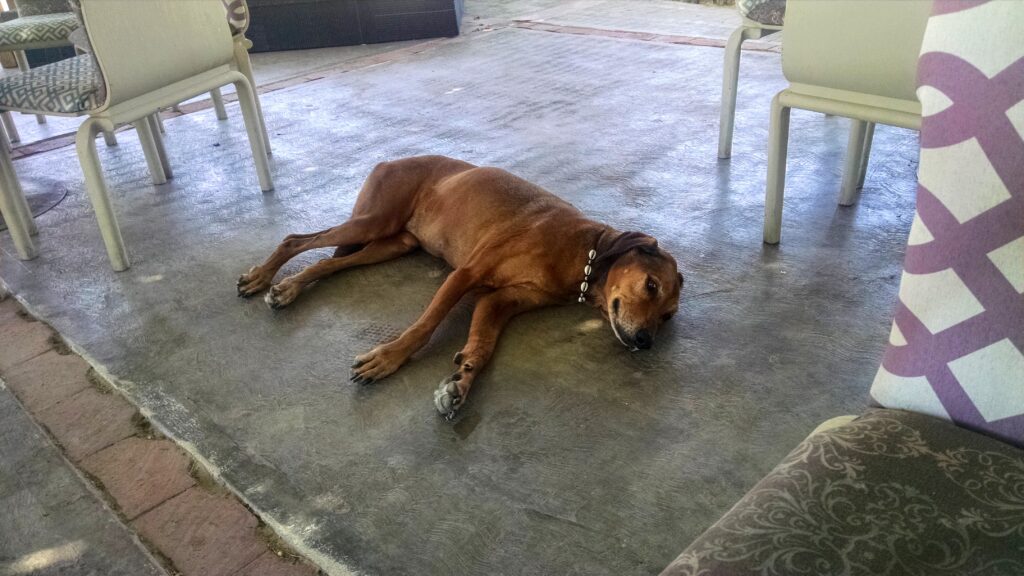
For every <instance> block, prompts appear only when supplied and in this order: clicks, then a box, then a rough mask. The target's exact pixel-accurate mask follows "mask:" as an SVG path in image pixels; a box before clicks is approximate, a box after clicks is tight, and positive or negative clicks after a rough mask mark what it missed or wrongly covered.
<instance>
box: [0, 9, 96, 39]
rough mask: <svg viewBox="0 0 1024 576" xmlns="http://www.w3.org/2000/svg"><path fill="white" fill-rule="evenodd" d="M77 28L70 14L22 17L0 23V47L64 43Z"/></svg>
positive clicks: (74, 19)
mask: <svg viewBox="0 0 1024 576" xmlns="http://www.w3.org/2000/svg"><path fill="white" fill-rule="evenodd" d="M75 28H78V19H77V18H75V15H74V14H73V13H71V12H62V13H59V14H40V15H39V16H22V17H21V18H15V19H14V20H11V21H9V22H3V23H0V47H4V46H24V45H31V44H42V43H53V42H65V41H67V39H68V36H69V35H70V34H71V33H72V32H74V30H75Z"/></svg>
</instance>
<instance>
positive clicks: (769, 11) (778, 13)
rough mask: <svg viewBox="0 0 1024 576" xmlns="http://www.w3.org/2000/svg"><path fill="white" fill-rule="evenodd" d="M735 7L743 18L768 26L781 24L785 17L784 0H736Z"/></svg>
mask: <svg viewBox="0 0 1024 576" xmlns="http://www.w3.org/2000/svg"><path fill="white" fill-rule="evenodd" d="M736 7H737V8H739V10H740V14H742V15H743V17H744V18H748V19H750V20H753V21H754V22H760V23H761V24H768V25H769V26H782V23H783V21H784V20H785V19H786V0H737V1H736Z"/></svg>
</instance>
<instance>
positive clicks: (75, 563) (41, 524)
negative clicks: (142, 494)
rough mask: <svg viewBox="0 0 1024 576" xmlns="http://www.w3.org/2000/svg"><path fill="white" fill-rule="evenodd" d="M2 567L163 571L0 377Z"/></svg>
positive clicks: (108, 573) (37, 575) (38, 575)
mask: <svg viewBox="0 0 1024 576" xmlns="http://www.w3.org/2000/svg"><path fill="white" fill-rule="evenodd" d="M0 510H3V514H2V518H3V520H2V521H0V574H4V575H10V576H22V575H24V576H28V575H32V576H51V575H54V576H55V575H58V574H64V575H74V576H145V575H152V576H157V575H162V574H164V571H163V570H162V569H160V568H158V567H157V566H156V564H154V563H153V562H152V560H151V558H150V557H149V555H148V553H146V552H145V551H144V550H143V549H142V547H141V545H140V544H139V543H138V542H137V541H136V540H135V537H134V535H133V534H132V533H131V532H129V531H128V530H126V529H125V527H124V525H123V524H121V522H120V520H118V519H117V517H116V516H114V513H113V512H111V511H110V509H109V508H107V507H106V506H104V505H103V504H102V503H101V502H100V501H99V500H98V499H97V497H96V496H95V495H93V494H92V493H91V492H89V490H88V489H87V488H86V486H85V484H84V483H83V482H82V480H81V479H80V478H79V477H78V476H76V475H75V473H74V472H73V471H72V470H71V469H70V468H69V467H68V465H67V464H66V463H65V461H64V459H63V458H61V456H60V452H58V450H57V448H56V447H55V446H54V445H53V444H51V443H50V441H49V440H48V439H47V438H46V436H44V435H43V433H42V432H41V431H40V430H39V428H37V427H36V425H35V424H33V423H32V421H31V420H30V419H29V417H28V415H27V414H26V413H25V411H24V410H23V409H22V407H21V406H20V405H19V404H18V402H17V400H15V399H14V396H13V395H12V394H11V392H10V391H9V390H7V388H5V387H4V385H3V383H2V382H0Z"/></svg>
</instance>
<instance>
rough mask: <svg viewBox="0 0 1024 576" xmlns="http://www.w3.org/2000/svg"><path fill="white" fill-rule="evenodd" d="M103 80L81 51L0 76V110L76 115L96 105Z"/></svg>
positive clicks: (89, 59) (87, 56)
mask: <svg viewBox="0 0 1024 576" xmlns="http://www.w3.org/2000/svg"><path fill="white" fill-rule="evenodd" d="M102 86H103V80H102V79H101V77H100V74H99V71H98V70H97V69H96V64H95V63H94V62H93V59H92V56H91V55H89V54H82V55H81V56H75V57H74V58H68V59H66V60H61V61H59V62H54V63H53V64H47V65H46V66H40V67H38V68H33V69H31V70H28V71H27V72H22V73H21V74H13V75H11V76H6V77H4V78H0V109H2V110H15V111H18V112H37V113H41V114H56V115H63V116H78V115H80V114H82V113H84V112H88V111H89V110H92V109H94V108H96V107H97V100H98V99H99V93H100V90H101V89H102Z"/></svg>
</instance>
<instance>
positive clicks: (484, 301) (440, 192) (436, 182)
mask: <svg viewBox="0 0 1024 576" xmlns="http://www.w3.org/2000/svg"><path fill="white" fill-rule="evenodd" d="M326 247H337V249H336V250H335V252H334V255H333V257H331V258H326V259H323V260H321V261H319V262H317V263H316V264H313V265H311V266H309V267H308V268H306V269H304V270H302V271H301V272H299V273H297V274H295V275H293V276H289V277H287V278H284V279H282V280H281V281H280V282H278V283H277V284H272V283H273V280H274V275H275V274H277V271H278V270H279V269H280V268H281V266H282V265H284V263H285V262H287V261H288V260H289V259H291V258H292V257H294V256H295V255H297V254H299V253H301V252H305V251H306V250H312V249H314V248H326ZM417 248H422V249H423V250H426V251H427V252H429V253H430V254H433V255H434V256H437V257H439V258H443V259H444V260H445V261H446V262H448V264H449V265H450V266H451V267H452V268H453V271H452V273H451V274H449V275H448V278H447V279H446V280H445V281H444V284H443V285H442V286H441V288H440V289H439V290H438V291H437V293H436V294H435V295H434V298H433V300H432V301H431V302H430V305H429V306H427V309H426V311H424V312H423V315H422V316H421V317H420V318H419V320H417V321H416V322H415V323H414V324H413V325H412V326H410V327H409V328H408V329H407V330H405V332H403V333H402V335H401V336H399V337H398V338H396V339H394V340H392V341H391V342H387V343H385V344H381V345H380V346H377V347H376V348H374V349H373V350H370V351H369V352H367V353H366V354H363V355H361V356H357V357H356V359H355V360H356V363H355V365H354V366H353V373H352V380H353V381H355V382H359V383H369V382H373V381H376V380H380V379H381V378H384V377H386V376H388V375H390V374H392V373H394V372H395V371H396V370H398V369H399V368H400V367H401V366H402V364H404V363H405V362H406V361H407V360H408V359H409V357H410V356H412V354H413V353H414V352H416V351H417V350H418V349H420V348H421V347H422V346H423V345H424V344H426V343H427V341H428V340H429V339H430V335H431V334H432V333H433V332H434V329H435V328H437V326H438V324H440V323H441V320H442V319H443V318H444V317H445V315H446V314H448V312H449V311H450V310H451V309H452V307H453V306H455V304H456V303H457V302H458V301H459V300H460V299H461V298H462V297H463V296H465V295H466V294H469V293H476V294H477V295H478V299H477V302H476V308H475V310H474V312H473V320H472V323H471V326H470V329H469V339H468V341H467V342H466V345H465V346H464V347H463V348H462V351H460V352H459V353H458V354H456V355H455V365H456V371H455V373H454V374H452V375H451V376H449V377H448V378H447V379H445V380H444V381H443V382H441V385H440V386H439V387H438V389H437V391H436V392H435V393H434V403H435V405H436V406H437V409H438V411H439V412H440V413H441V414H442V415H444V416H446V417H448V418H449V419H450V418H452V417H453V416H454V415H455V413H456V411H457V410H458V409H459V408H460V407H461V406H462V405H463V404H464V403H465V401H466V398H467V397H468V396H469V391H470V388H471V387H472V386H473V381H474V380H475V379H476V377H477V375H479V373H480V371H481V370H482V369H483V367H484V365H486V364H487V362H488V360H490V358H491V354H492V353H493V352H494V348H495V344H496V343H497V341H498V336H499V335H500V334H501V331H502V329H503V328H504V326H505V324H506V323H508V321H509V320H510V319H511V318H512V317H513V316H515V315H517V314H520V313H522V312H525V311H527V310H532V309H535V308H540V307H544V306H551V305H554V304H567V303H571V302H580V303H586V304H590V305H591V306H594V307H595V308H598V309H599V310H600V311H601V312H602V313H603V314H604V316H605V317H606V318H607V319H608V321H609V323H610V324H611V327H612V331H613V332H614V334H615V337H616V338H618V340H619V341H620V342H621V343H622V344H623V345H624V346H626V347H627V348H630V349H631V350H637V349H642V348H650V347H651V345H652V344H653V343H654V337H655V335H656V334H657V332H658V327H659V326H661V324H662V323H664V322H665V321H667V320H668V319H669V318H671V317H672V315H673V314H675V312H676V309H677V308H678V305H679V293H680V290H681V289H682V287H683V275H682V274H680V273H679V272H678V269H677V266H676V261H675V259H674V258H673V257H672V256H671V255H669V254H668V253H667V252H665V251H664V250H662V249H661V248H659V247H658V242H657V240H655V239H654V238H652V237H650V236H647V235H645V234H641V233H639V232H618V231H616V230H614V229H612V228H611V227H609V226H606V225H604V224H601V223H599V222H595V221H593V220H589V219H587V218H586V217H584V216H583V214H581V213H580V211H579V210H577V209H576V208H574V207H573V206H572V205H570V204H569V203H567V202H565V201H563V200H561V199H559V198H558V197H556V196H554V195H553V194H551V193H549V192H547V191H546V190H544V189H542V188H540V187H539V186H536V185H534V184H531V183H530V182H527V181H526V180H523V179H521V178H518V177H516V176H514V175H512V174H510V173H508V172H505V171H504V170H500V169H497V168H480V167H477V166H474V165H472V164H469V163H467V162H462V161H460V160H454V159H451V158H445V157H441V156H422V157H416V158H406V159H403V160H397V161H394V162H385V163H383V164H379V165H378V166H377V167H376V168H374V169H373V172H371V173H370V176H369V178H367V179H366V182H365V183H364V184H363V188H362V190H361V191H360V193H359V197H358V198H357V199H356V204H355V208H353V210H352V217H351V218H349V220H348V221H347V222H345V223H343V224H341V225H340V226H335V227H334V228H329V229H327V230H323V231H320V232H315V233H313V234H293V235H290V236H288V237H286V238H285V239H284V241H283V242H282V243H281V244H280V246H278V247H277V249H276V250H274V253H273V254H271V255H270V258H268V259H267V261H266V262H264V263H263V264H262V265H260V266H254V267H253V268H252V269H250V270H249V272H248V273H246V274H243V275H242V276H241V278H239V279H238V294H239V295H240V296H244V297H248V296H252V295H254V294H257V293H259V292H261V291H263V290H267V289H268V288H269V291H268V292H267V294H266V297H265V300H266V302H267V304H269V305H270V307H271V308H275V309H277V308H282V307H284V306H287V305H289V304H291V303H292V302H293V301H294V300H295V298H296V297H298V295H299V294H300V293H301V292H302V290H303V288H305V287H306V286H307V285H308V284H310V283H312V282H315V281H316V280H319V279H320V278H324V277H326V276H328V275H330V274H333V273H335V272H338V271H340V270H344V269H345V268H351V267H353V266H362V265H365V264H374V263H377V262H384V261H386V260H391V259H392V258H397V257H399V256H401V255H403V254H407V253H409V252H411V251H413V250H416V249H417Z"/></svg>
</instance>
